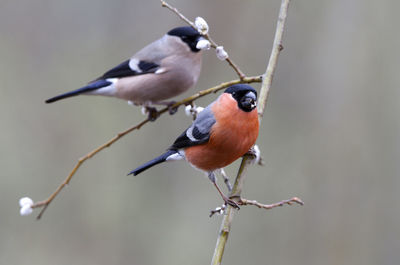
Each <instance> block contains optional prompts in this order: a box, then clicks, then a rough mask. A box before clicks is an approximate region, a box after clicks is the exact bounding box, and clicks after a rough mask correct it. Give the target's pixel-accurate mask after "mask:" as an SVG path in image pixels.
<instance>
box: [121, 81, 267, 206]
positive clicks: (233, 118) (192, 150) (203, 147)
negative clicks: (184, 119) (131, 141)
mask: <svg viewBox="0 0 400 265" xmlns="http://www.w3.org/2000/svg"><path fill="white" fill-rule="evenodd" d="M256 101H257V92H256V90H255V89H254V88H252V87H251V86H249V85H245V84H238V85H233V86H230V87H229V88H227V89H226V90H225V92H224V93H223V94H222V95H220V96H219V97H218V99H217V100H215V101H214V102H212V103H211V104H210V105H208V106H207V107H206V108H205V109H204V110H203V111H202V112H200V113H199V114H198V116H197V118H196V120H195V121H194V122H193V124H192V125H191V126H190V127H189V128H188V129H187V130H186V131H184V132H183V133H182V134H181V135H180V136H179V137H178V138H177V139H176V141H175V142H174V143H173V145H172V146H171V147H170V148H168V150H167V151H166V152H165V153H164V154H162V155H160V156H158V157H156V158H154V159H153V160H151V161H149V162H147V163H145V164H143V165H141V166H140V167H138V168H136V169H135V170H133V171H132V172H130V173H129V174H133V175H137V174H139V173H141V172H142V171H144V170H146V169H148V168H150V167H152V166H154V165H157V164H159V163H162V162H165V161H171V160H181V159H185V160H186V161H188V162H189V163H190V164H191V165H192V166H194V167H195V168H198V169H200V170H202V171H205V172H206V173H207V174H208V177H209V179H210V180H211V181H212V183H213V184H214V185H215V187H216V188H217V190H218V192H219V193H220V194H221V196H222V198H223V200H224V201H225V203H228V204H230V205H232V206H235V207H237V204H236V203H235V202H234V201H232V200H230V199H228V198H227V197H226V196H225V195H224V194H223V193H222V192H221V190H220V188H219V187H218V185H217V184H216V179H215V173H214V171H216V170H218V169H221V168H223V167H225V166H227V165H229V164H231V163H232V162H234V161H235V160H236V159H238V158H239V157H241V156H243V155H244V154H245V153H246V152H247V151H248V150H249V149H250V148H251V147H252V146H253V145H254V144H255V142H256V140H257V136H258V129H259V122H258V115H257V108H256Z"/></svg>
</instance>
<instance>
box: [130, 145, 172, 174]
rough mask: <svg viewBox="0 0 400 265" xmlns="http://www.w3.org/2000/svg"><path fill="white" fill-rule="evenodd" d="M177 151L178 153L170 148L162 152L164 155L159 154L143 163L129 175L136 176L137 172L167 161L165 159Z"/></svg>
mask: <svg viewBox="0 0 400 265" xmlns="http://www.w3.org/2000/svg"><path fill="white" fill-rule="evenodd" d="M175 153H176V151H175V150H168V151H167V152H165V153H164V154H162V155H160V156H158V157H156V158H154V159H152V160H150V161H149V162H147V163H144V164H143V165H141V166H140V167H138V168H136V169H134V170H132V171H131V172H130V173H129V174H128V175H131V174H133V175H134V176H136V175H137V174H140V173H141V172H143V171H145V170H146V169H148V168H151V167H152V166H155V165H157V164H160V163H162V162H165V160H167V158H168V157H169V156H170V155H173V154H175Z"/></svg>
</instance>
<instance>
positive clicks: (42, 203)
mask: <svg viewBox="0 0 400 265" xmlns="http://www.w3.org/2000/svg"><path fill="white" fill-rule="evenodd" d="M256 82H261V76H251V77H245V78H244V79H241V80H240V79H236V80H232V81H229V82H224V83H221V84H219V85H217V86H215V87H211V88H209V89H205V90H202V91H199V92H197V93H196V94H194V95H192V96H190V97H188V98H185V99H183V100H182V101H179V102H177V103H175V104H174V105H173V106H172V108H175V107H179V106H181V105H187V104H190V103H191V102H193V101H195V100H196V99H198V98H201V97H204V96H205V95H208V94H210V93H216V92H218V91H219V90H221V89H224V88H227V87H229V86H231V85H234V84H239V83H256ZM167 111H168V107H166V108H163V109H161V110H160V111H158V113H157V115H158V116H160V115H162V114H164V113H166V112H167ZM148 122H149V120H148V119H146V120H143V121H142V122H140V123H139V124H137V125H135V126H133V127H131V128H129V129H127V130H125V131H123V132H120V133H118V134H117V135H116V136H114V137H113V138H112V139H110V140H109V141H107V142H106V143H104V144H102V145H101V146H99V147H97V148H96V149H94V150H93V151H91V152H90V153H88V154H87V155H85V156H83V157H82V158H80V159H79V160H78V163H77V164H76V165H75V167H74V168H73V169H72V171H71V172H70V173H69V175H68V176H67V178H66V179H65V180H64V181H63V182H62V183H61V184H60V185H59V186H58V188H57V189H56V190H55V191H54V192H53V193H52V194H51V195H50V196H49V197H48V198H47V199H46V200H44V201H39V202H36V203H35V204H34V205H32V208H39V207H43V208H42V210H41V211H40V213H39V215H38V216H37V219H40V218H41V217H42V215H43V213H44V212H45V211H46V209H47V207H48V206H49V204H50V203H51V202H52V201H53V200H54V198H55V197H56V196H57V195H58V194H59V193H60V191H61V190H62V189H63V188H64V187H65V186H66V185H68V183H69V182H70V181H71V179H72V177H73V176H74V175H75V173H76V172H77V170H78V169H79V167H80V166H81V165H82V164H83V163H84V162H85V161H86V160H88V159H89V158H92V157H93V156H95V155H96V154H97V153H99V152H100V151H102V150H103V149H105V148H107V147H109V146H111V145H112V144H113V143H115V142H116V141H118V140H119V139H120V138H122V137H123V136H125V135H126V134H128V133H130V132H132V131H134V130H139V129H140V128H141V127H142V126H143V125H145V124H146V123H148Z"/></svg>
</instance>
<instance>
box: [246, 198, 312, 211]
mask: <svg viewBox="0 0 400 265" xmlns="http://www.w3.org/2000/svg"><path fill="white" fill-rule="evenodd" d="M293 203H297V204H300V205H304V202H303V201H302V200H300V198H297V197H293V198H291V199H289V200H283V201H280V202H277V203H272V204H262V203H259V202H258V201H256V200H247V199H244V198H240V199H239V203H238V204H239V205H254V206H257V207H258V208H261V209H265V210H270V209H272V208H276V207H280V206H283V205H285V204H287V205H292V204H293Z"/></svg>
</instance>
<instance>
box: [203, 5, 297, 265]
mask: <svg viewBox="0 0 400 265" xmlns="http://www.w3.org/2000/svg"><path fill="white" fill-rule="evenodd" d="M289 2H290V0H282V3H281V7H280V11H279V18H278V22H277V26H276V32H275V37H274V43H273V46H272V51H271V56H270V59H269V62H268V66H267V69H266V71H265V74H264V75H263V82H262V86H261V93H260V98H259V101H258V113H259V117H260V122H261V120H262V115H263V113H264V110H265V106H266V103H267V99H268V92H269V90H270V88H271V84H272V77H273V75H274V72H275V69H276V65H277V62H278V56H279V53H280V51H281V50H282V47H283V46H282V36H283V31H284V28H285V22H286V17H287V11H288V7H289ZM249 160H250V159H249V156H247V155H246V156H244V157H243V159H242V163H241V165H240V168H239V171H238V174H237V176H236V180H235V184H234V185H233V189H232V192H231V193H230V196H233V197H236V198H240V194H241V192H242V188H243V182H244V179H245V174H244V172H245V171H246V168H247V167H248V165H250V161H249ZM233 213H234V210H233V208H232V207H231V206H229V205H228V207H227V209H226V214H225V215H224V217H223V219H222V223H221V227H220V231H219V235H218V239H217V243H216V246H215V250H214V255H213V258H212V261H211V264H212V265H218V264H221V262H222V256H223V254H224V250H225V245H226V242H227V240H228V236H229V233H230V228H231V223H232V219H233Z"/></svg>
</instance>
